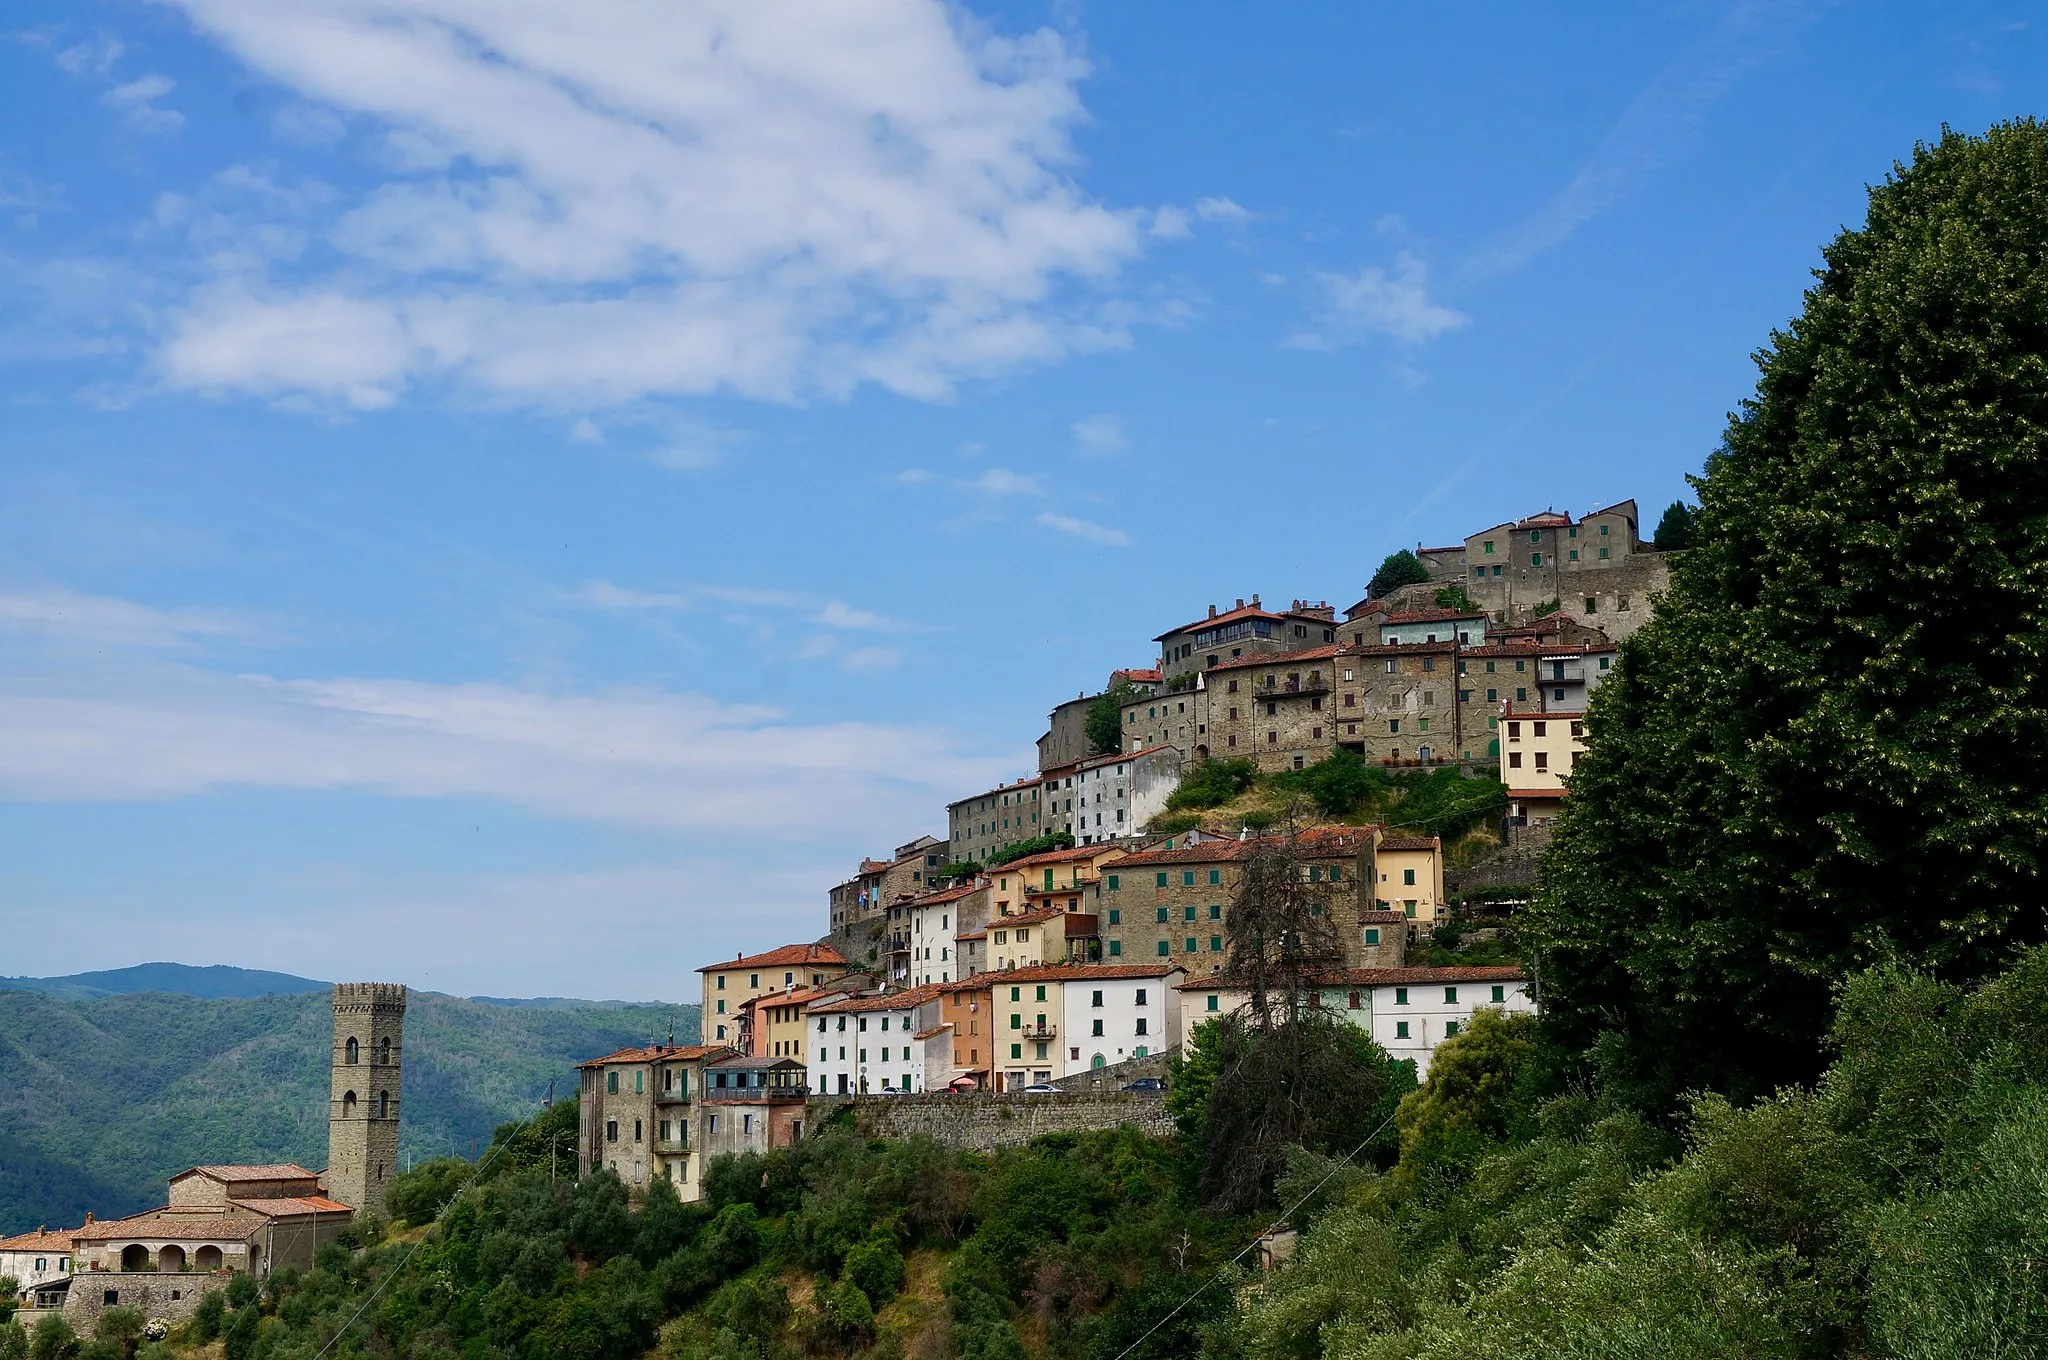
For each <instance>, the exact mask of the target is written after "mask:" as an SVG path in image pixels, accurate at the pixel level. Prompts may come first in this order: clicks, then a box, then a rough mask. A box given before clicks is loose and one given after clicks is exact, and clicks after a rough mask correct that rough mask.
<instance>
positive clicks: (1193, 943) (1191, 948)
mask: <svg viewBox="0 0 2048 1360" xmlns="http://www.w3.org/2000/svg"><path fill="white" fill-rule="evenodd" d="M1201 947H1202V946H1201V944H1200V942H1199V941H1197V940H1196V939H1195V937H1194V936H1192V935H1190V936H1188V937H1187V943H1186V944H1184V945H1183V946H1182V948H1183V949H1184V950H1186V952H1188V953H1190V954H1192V953H1194V952H1195V951H1196V950H1198V949H1200V948H1201Z"/></svg>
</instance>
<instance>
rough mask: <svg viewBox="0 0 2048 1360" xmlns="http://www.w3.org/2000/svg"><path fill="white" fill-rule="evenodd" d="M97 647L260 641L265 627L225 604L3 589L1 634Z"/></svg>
mask: <svg viewBox="0 0 2048 1360" xmlns="http://www.w3.org/2000/svg"><path fill="white" fill-rule="evenodd" d="M7 633H14V634H17V635H20V634H26V635H30V636H34V637H41V638H49V639H54V640H56V641H58V642H63V643H70V644H77V645H82V646H91V647H157V648H177V647H190V646H194V645H197V644H199V643H202V642H205V641H207V640H209V639H218V640H235V641H243V642H248V641H255V640H258V639H260V638H262V637H263V635H264V629H263V628H261V627H260V626H259V625H258V624H257V623H256V622H255V621H253V620H251V619H249V618H247V617H245V616H243V615H240V614H236V613H233V612H231V611H229V610H225V609H193V608H180V609H155V608H152V607H151V606H149V605H145V604H137V603H135V602H134V601H133V600H122V599H116V598H114V597H112V596H107V595H82V594H80V593H78V592H77V591H72V590H41V591H36V592H33V593H26V592H24V593H16V594H0V634H7Z"/></svg>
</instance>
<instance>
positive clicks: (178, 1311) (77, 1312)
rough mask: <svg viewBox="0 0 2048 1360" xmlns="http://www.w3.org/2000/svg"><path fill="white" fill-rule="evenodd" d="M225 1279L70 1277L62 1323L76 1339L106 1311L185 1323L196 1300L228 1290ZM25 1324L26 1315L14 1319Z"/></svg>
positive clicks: (202, 1275) (216, 1275)
mask: <svg viewBox="0 0 2048 1360" xmlns="http://www.w3.org/2000/svg"><path fill="white" fill-rule="evenodd" d="M228 1279H229V1276H228V1275H226V1274H224V1273H221V1272H218V1271H203V1272H201V1271H169V1272H164V1271H158V1272H153V1273H150V1274H134V1275H105V1276H91V1277H78V1278H74V1279H73V1280H72V1282H71V1289H70V1291H69V1292H68V1293H67V1294H66V1295H65V1299H64V1313H63V1317H64V1321H66V1322H67V1323H69V1324H70V1325H71V1328H72V1330H73V1331H75V1332H77V1333H78V1334H79V1335H80V1336H91V1335H93V1334H94V1333H95V1332H97V1331H98V1330H99V1325H100V1314H101V1313H104V1312H105V1311H106V1310H107V1309H109V1308H136V1309H140V1310H141V1312H142V1315H143V1316H144V1317H145V1318H164V1319H167V1320H168V1321H170V1322H172V1323H179V1322H184V1321H187V1320H188V1319H190V1318H191V1316H192V1315H193V1314H194V1313H196V1312H198V1311H199V1301H200V1300H201V1299H203V1298H205V1297H206V1296H207V1295H208V1294H217V1293H220V1292H222V1291H223V1290H225V1289H226V1288H227V1287H228ZM17 1320H18V1321H28V1320H29V1319H28V1318H27V1317H26V1316H23V1317H21V1318H18V1319H17Z"/></svg>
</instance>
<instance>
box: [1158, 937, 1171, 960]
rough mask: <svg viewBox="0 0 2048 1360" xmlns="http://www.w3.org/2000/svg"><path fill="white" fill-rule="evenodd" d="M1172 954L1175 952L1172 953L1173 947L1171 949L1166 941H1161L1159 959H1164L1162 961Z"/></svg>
mask: <svg viewBox="0 0 2048 1360" xmlns="http://www.w3.org/2000/svg"><path fill="white" fill-rule="evenodd" d="M1172 952H1173V951H1172V947H1171V946H1170V945H1168V944H1167V943H1166V941H1164V940H1161V941H1160V942H1159V957H1160V958H1162V959H1163V958H1165V957H1166V956H1167V955H1168V954H1170V953H1172Z"/></svg>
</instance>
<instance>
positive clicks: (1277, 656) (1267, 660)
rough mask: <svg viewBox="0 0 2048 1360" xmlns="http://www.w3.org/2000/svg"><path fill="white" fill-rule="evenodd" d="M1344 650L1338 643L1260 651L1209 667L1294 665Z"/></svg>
mask: <svg viewBox="0 0 2048 1360" xmlns="http://www.w3.org/2000/svg"><path fill="white" fill-rule="evenodd" d="M1343 650H1344V648H1343V647H1342V646H1339V645H1337V644H1326V645H1324V646H1321V647H1304V648H1302V649H1301V650H1300V651H1298V652H1259V653H1256V654H1254V655H1252V656H1236V657H1232V658H1230V659H1229V660H1228V661H1219V662H1217V663H1216V664H1215V665H1213V666H1211V667H1209V668H1208V669H1209V671H1228V670H1242V669H1244V668H1245V667H1246V666H1293V665H1296V664H1299V663H1300V662H1304V661H1322V660H1325V659H1327V658H1329V657H1333V656H1335V655H1337V653H1338V652H1341V651H1343ZM1207 673H1208V672H1207V671H1205V672H1204V674H1207Z"/></svg>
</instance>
